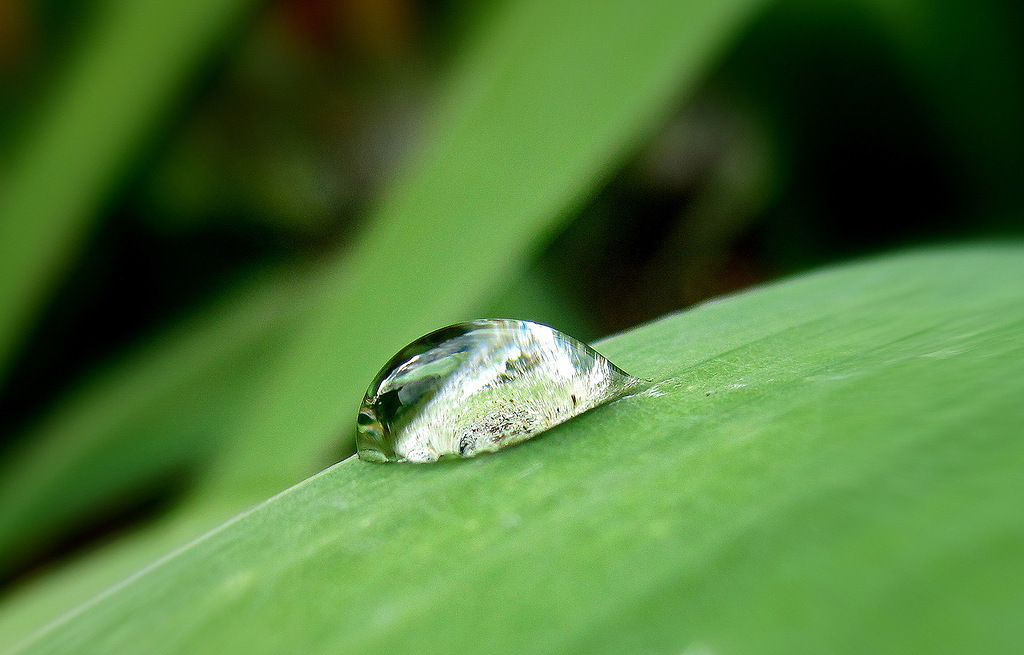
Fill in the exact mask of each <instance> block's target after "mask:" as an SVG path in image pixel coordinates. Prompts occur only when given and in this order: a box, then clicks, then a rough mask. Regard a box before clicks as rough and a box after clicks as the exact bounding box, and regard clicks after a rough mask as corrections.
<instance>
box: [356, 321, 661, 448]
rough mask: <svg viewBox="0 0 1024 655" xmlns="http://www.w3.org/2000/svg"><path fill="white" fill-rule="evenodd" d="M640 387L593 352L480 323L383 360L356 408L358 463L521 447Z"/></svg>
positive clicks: (523, 327) (522, 329)
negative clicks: (517, 445) (556, 427)
mask: <svg viewBox="0 0 1024 655" xmlns="http://www.w3.org/2000/svg"><path fill="white" fill-rule="evenodd" d="M640 382H641V381H640V380H638V379H637V378H634V377H632V376H630V375H628V374H627V373H625V372H623V371H622V370H621V369H619V368H618V367H617V366H615V365H614V364H612V363H611V362H609V361H608V360H607V359H605V358H604V357H602V356H601V355H600V354H599V353H597V352H596V351H595V350H594V349H593V348H591V347H590V346H588V345H586V344H585V343H582V342H580V341H577V340H576V339H573V338H572V337H570V336H568V335H566V334H562V333H561V332H558V331H557V330H553V329H551V328H549V327H547V326H544V325H540V324H538V323H531V322H528V321H514V320H509V319H481V320H478V321H471V322H469V323H459V324H457V325H452V326H449V327H446V328H442V329H440V330H437V331H435V332H431V333H430V334H428V335H426V336H425V337H421V338H420V339H417V340H416V341H414V342H413V343H411V344H409V345H408V346H406V347H405V348H403V349H402V350H401V351H400V352H399V353H398V354H397V355H395V356H394V357H392V358H391V361H389V362H388V363H387V364H386V365H385V366H384V368H383V369H381V371H380V373H378V374H377V377H376V378H374V380H373V382H372V383H371V384H370V388H369V390H368V391H367V392H366V398H364V399H363V406H362V407H361V408H360V410H359V422H358V430H359V433H358V436H357V439H356V445H357V447H358V450H359V457H360V458H362V459H365V460H370V461H375V462H404V461H408V462H433V461H436V460H437V459H439V458H441V457H473V456H474V455H477V454H479V453H483V452H493V451H496V450H501V449H502V448H505V447H507V446H511V445H512V444H517V443H520V442H522V441H526V440H527V439H530V438H532V437H534V436H536V435H537V434H540V433H541V432H543V431H545V430H547V429H549V428H552V427H554V426H556V425H558V424H559V423H562V422H563V421H566V420H568V419H570V418H572V417H574V416H577V415H579V414H582V413H583V412H585V411H587V410H588V409H592V408H594V407H597V406H598V405H601V404H603V403H606V402H608V401H610V400H614V399H615V398H619V397H621V396H623V395H625V394H626V393H628V392H630V391H631V390H633V389H634V388H636V386H637V385H638V384H639V383H640Z"/></svg>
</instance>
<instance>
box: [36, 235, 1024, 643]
mask: <svg viewBox="0 0 1024 655" xmlns="http://www.w3.org/2000/svg"><path fill="white" fill-rule="evenodd" d="M1022 282H1024V249H1021V248H1020V247H1005V248H1004V247H987V248H986V247H978V248H973V249H964V250H961V251H957V250H949V251H937V252H929V253H916V254H911V255H905V256H902V257H895V258H888V259H883V260H879V261H874V262H869V263H865V264H859V265H855V266H850V267H847V268H843V269H840V270H836V271H830V272H823V273H817V274H812V275H808V276H804V277H802V278H798V279H794V280H790V281H787V282H783V283H780V284H777V285H773V286H771V287H767V288H763V289H759V290H756V291H752V292H749V293H745V294H741V295H739V296H736V297H733V298H728V299H725V300H722V301H718V302H714V303H709V304H706V305H703V306H701V307H698V308H696V309H693V310H691V311H688V312H685V313H683V314H679V315H675V316H670V317H668V318H665V319H663V320H660V321H657V322H655V323H653V324H650V325H647V326H644V327H641V328H638V329H635V330H632V331H630V332H627V333H625V334H622V335H619V336H616V337H614V338H611V339H609V340H607V341H605V342H603V343H601V344H600V345H599V347H600V349H601V350H602V351H603V352H604V353H605V354H607V355H608V356H609V357H611V358H612V359H613V361H616V362H618V363H619V364H620V365H622V366H623V367H624V368H626V369H627V370H630V371H632V372H635V373H637V374H639V375H643V376H647V377H650V378H653V380H654V384H653V386H651V387H649V388H648V389H647V390H646V391H643V392H639V393H637V394H636V395H634V396H631V397H627V398H625V399H623V400H620V401H617V402H614V403H612V404H611V405H608V406H605V407H602V408H598V409H596V410H593V411H592V412H590V413H588V414H586V415H584V416H582V417H580V418H578V419H575V420H573V421H570V422H569V423H567V424H564V425H562V426H560V427H558V428H556V429H554V430H552V431H551V432H549V433H548V434H547V435H545V436H543V437H540V438H538V439H535V440H533V441H531V442H527V443H526V444H523V445H521V446H518V447H515V448H512V449H509V450H507V451H505V452H503V453H500V454H498V455H493V456H487V457H480V458H478V459H475V460H469V461H464V462H451V463H441V464H437V465H422V466H413V465H374V464H368V463H364V462H361V461H358V460H355V459H350V460H347V461H345V462H343V463H341V464H339V465H337V466H335V467H333V468H331V469H329V470H327V471H325V472H324V473H322V474H320V475H317V476H314V477H313V478H311V479H309V480H307V481H306V482H303V483H302V484H300V485H298V486H296V487H294V488H292V489H290V490H288V491H286V492H284V493H282V494H280V495H279V496H276V497H275V498H273V499H271V500H269V501H267V502H266V503H264V504H263V505H260V506H259V507H257V508H255V509H253V510H252V511H250V512H247V513H245V514H243V515H241V516H239V517H237V518H236V519H235V520H233V521H230V522H228V523H226V524H225V525H223V526H222V527H220V528H218V529H217V530H214V531H213V532H211V533H209V534H208V535H206V536H204V537H203V538H201V539H199V540H198V541H196V542H194V543H192V544H191V545H189V546H188V547H187V548H185V549H183V550H182V551H180V552H178V553H175V554H174V555H172V556H171V557H170V558H168V559H166V560H163V561H161V562H159V563H157V564H156V565H154V566H153V567H151V568H149V569H147V570H145V571H143V572H141V573H140V574H139V575H138V576H135V577H133V578H132V579H130V580H128V581H126V582H125V583H124V584H122V585H119V586H118V587H117V588H115V589H113V590H111V591H110V593H108V594H106V595H104V596H103V597H101V598H99V599H98V600H97V601H96V602H95V603H92V604H90V605H89V606H88V607H85V608H83V609H82V610H81V611H80V612H78V613H76V614H75V615H73V616H71V617H69V618H68V619H66V620H65V621H63V622H61V623H60V624H57V625H55V626H53V627H51V628H49V629H48V630H46V631H45V632H43V633H42V634H41V635H39V636H38V637H37V638H35V639H34V640H33V641H32V642H31V643H29V644H28V645H27V646H26V647H25V648H24V650H22V651H20V652H24V653H65V652H72V651H73V652H76V653H93V652H95V653H109V652H126V651H136V650H144V651H146V652H150V653H167V654H170V653H203V652H210V653H215V652H253V653H264V652H265V653H273V652H285V651H288V652H291V651H295V652H304V653H320V652H323V653H334V652H351V653H359V652H414V651H422V650H430V651H431V652H482V651H487V652H494V653H504V652H508V653H518V652H524V651H527V652H565V651H578V652H607V653H622V652H648V651H655V652H690V651H692V652H749V653H804V652H806V653H820V652H851V653H853V652H878V651H880V650H889V649H891V650H894V651H899V652H908V651H909V650H916V651H920V652H931V653H936V652H949V653H962V652H965V651H971V650H977V651H980V652H1010V651H1011V650H1012V649H1013V648H1014V647H1015V645H1016V644H1019V643H1020V641H1021V639H1022V638H1024V634H1022V632H1021V627H1020V622H1019V621H1017V620H1015V617H1016V615H1017V611H1018V610H1019V607H1020V601H1021V592H1020V589H1021V585H1020V583H1021V581H1022V574H1024V570H1022V567H1021V562H1020V558H1019V557H1018V553H1017V552H1016V549H1015V547H1014V544H1017V543H1019V541H1020V538H1021V537H1022V536H1024V523H1022V521H1021V518H1020V512H1019V499H1020V498H1021V497H1022V494H1024V482H1022V478H1021V476H1020V475H1019V470H1020V467H1021V465H1022V464H1024V442H1022V441H1021V440H1020V439H1018V438H1017V435H1018V433H1019V426H1020V425H1021V422H1022V421H1024V408H1022V406H1021V404H1020V401H1019V399H1020V397H1021V394H1022V393H1024V344H1022V342H1021V340H1020V338H1019V333H1020V326H1021V325H1022V324H1024V284H1022ZM752 316H757V317H759V320H756V321H752V320H751V317H752ZM687 649H689V650H687Z"/></svg>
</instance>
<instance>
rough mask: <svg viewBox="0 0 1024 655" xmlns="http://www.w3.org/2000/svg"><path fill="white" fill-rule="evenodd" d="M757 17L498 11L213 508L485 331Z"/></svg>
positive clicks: (532, 7) (248, 424)
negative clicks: (428, 354)
mask: <svg viewBox="0 0 1024 655" xmlns="http://www.w3.org/2000/svg"><path fill="white" fill-rule="evenodd" d="M758 4H759V2H758V0H726V1H724V2H723V1H721V0H696V1H691V2H677V1H676V0H658V1H657V2H649V3H645V5H644V8H643V11H638V10H637V7H636V4H635V3H632V2H624V1H622V0H603V1H601V2H587V3H583V2H576V1H574V0H558V1H554V2H553V1H552V0H519V1H517V2H512V3H509V4H508V5H507V6H503V7H502V9H503V11H501V12H499V13H498V14H497V15H496V16H494V20H493V21H492V22H491V23H490V24H489V28H488V29H485V30H483V32H482V33H481V35H480V36H479V38H478V40H477V41H476V42H475V47H473V48H471V49H469V50H468V51H467V52H466V53H465V57H464V58H463V60H462V61H461V63H460V67H459V68H458V70H456V71H455V72H454V75H453V78H452V80H453V83H452V87H451V88H450V89H449V90H448V92H447V94H446V95H445V96H444V101H443V102H442V104H441V107H440V110H439V112H438V123H437V128H436V130H435V132H434V135H433V137H432V139H431V140H430V141H429V143H428V145H427V148H426V150H425V151H424V156H423V157H422V159H421V160H420V162H419V165H418V166H415V167H413V169H412V170H411V172H410V174H409V175H408V177H407V178H406V179H405V181H404V183H402V184H399V185H398V186H397V187H396V189H395V190H394V192H393V193H392V194H391V195H389V196H388V197H387V198H386V199H385V200H384V202H383V203H382V204H381V206H380V208H379V209H378V211H376V212H375V213H374V214H373V215H372V216H371V219H370V223H369V225H368V229H367V230H365V232H364V233H363V234H362V235H361V237H360V238H358V239H356V240H355V242H354V243H353V244H352V245H351V247H350V248H349V249H348V250H347V251H346V253H345V254H344V257H340V258H339V259H338V261H337V268H336V270H335V273H334V275H333V280H332V281H331V282H330V283H328V284H327V285H325V287H324V289H323V290H322V293H323V299H324V302H323V304H322V305H321V306H320V307H319V309H318V311H315V312H314V316H315V317H314V320H313V321H312V322H311V323H310V324H309V325H308V326H306V327H305V328H304V329H303V330H301V332H300V334H301V337H300V338H299V339H297V341H296V343H297V347H296V349H295V351H294V352H292V353H290V354H289V355H288V356H287V357H286V358H285V360H284V364H283V366H282V369H281V370H280V371H279V373H278V374H277V375H275V376H274V383H273V384H272V385H271V386H270V388H269V389H268V392H267V395H266V397H265V398H264V400H263V401H262V402H260V403H258V404H257V406H256V407H255V408H254V411H253V413H252V415H251V417H250V420H248V421H245V422H243V424H242V425H241V426H240V427H239V429H238V431H237V433H236V438H235V440H234V442H233V447H232V448H231V449H230V450H229V451H227V453H226V455H225V458H224V460H223V462H222V466H221V467H220V469H219V470H220V472H221V473H220V474H219V475H217V476H216V477H215V478H214V479H213V480H212V481H211V483H210V486H209V487H208V492H207V493H210V494H212V495H217V496H224V495H234V496H236V497H237V498H239V499H240V502H243V503H251V502H255V501H257V500H260V499H262V498H265V497H266V496H267V495H269V494H271V493H274V492H276V491H279V490H280V489H283V488H285V487H287V486H288V485H290V484H293V483H295V482H296V481H298V480H300V479H302V478H303V477H305V476H306V475H308V474H309V473H310V472H311V470H312V467H313V466H314V463H315V462H317V461H318V458H319V456H320V455H321V453H323V452H325V451H326V450H327V449H328V448H329V447H330V446H329V444H332V443H337V442H340V441H341V440H342V439H343V438H346V437H347V436H348V435H349V434H351V432H352V428H351V425H352V417H353V416H354V415H355V411H356V409H357V407H358V403H359V400H360V399H361V397H362V394H363V392H364V391H365V388H366V384H368V382H369V380H370V379H371V378H372V377H373V375H374V373H376V371H377V368H378V367H379V366H380V365H381V363H382V362H384V361H386V360H387V358H388V357H390V356H391V355H392V354H393V353H394V352H395V351H397V350H398V349H399V348H401V347H402V346H403V345H405V344H406V343H408V342H409V341H411V340H412V339H414V338H416V337H418V336H420V335H421V334H424V333H426V332H428V331H430V330H432V329H434V328H436V327H437V326H438V325H444V324H445V323H451V322H453V321H456V320H461V319H465V318H475V317H474V316H472V314H473V313H474V312H476V311H478V308H479V307H481V306H482V305H483V303H485V302H486V301H487V299H488V298H489V297H490V296H491V295H493V294H494V293H495V292H496V291H497V290H498V289H499V288H500V286H501V285H502V283H503V282H507V280H508V279H509V278H510V276H511V275H512V274H514V273H516V272H518V270H521V269H522V268H523V267H524V266H525V263H526V262H527V261H528V258H529V256H530V255H531V254H532V253H533V252H534V251H535V250H536V248H537V247H538V245H539V244H540V243H541V242H542V241H543V239H545V238H546V237H548V236H550V234H551V233H552V232H553V231H554V230H555V228H556V227H557V226H559V225H560V224H561V223H563V222H564V221H565V219H567V218H568V217H569V216H570V215H571V213H570V212H571V210H572V209H573V208H574V206H575V205H576V204H577V203H579V202H580V201H581V200H582V199H583V198H585V197H586V196H587V195H588V194H590V193H591V192H592V191H593V189H594V188H595V186H596V185H597V184H598V183H599V182H600V181H601V180H602V178H603V177H604V176H605V175H607V174H608V172H609V170H610V169H611V168H612V167H613V166H615V165H616V164H617V163H618V162H619V160H620V158H621V157H622V156H623V155H625V154H627V153H628V152H629V151H630V150H631V149H633V148H635V147H637V145H638V144H639V142H640V141H641V140H642V139H643V137H644V136H645V135H646V134H647V133H648V132H649V131H650V130H651V129H652V128H653V127H654V126H655V125H656V124H657V123H658V121H659V120H660V119H662V118H663V117H664V115H665V114H666V113H667V112H668V111H670V109H671V108H672V107H673V104H674V103H675V102H677V101H678V100H679V96H680V94H681V93H683V92H687V91H691V90H692V89H693V88H694V87H695V85H696V82H697V81H698V80H699V77H700V76H701V75H702V74H703V73H704V72H705V71H706V70H707V68H708V66H709V65H710V64H711V62H712V61H713V58H714V56H715V55H717V54H718V53H719V52H720V51H721V50H722V49H723V48H724V46H725V45H726V44H727V43H728V42H729V40H730V39H731V38H732V36H733V35H734V32H735V31H736V30H737V29H738V27H739V26H740V25H741V23H742V21H743V19H745V18H746V17H747V16H748V15H749V14H750V13H751V11H752V10H753V8H754V7H756V6H757V5H758ZM349 446H350V447H351V445H350V444H349Z"/></svg>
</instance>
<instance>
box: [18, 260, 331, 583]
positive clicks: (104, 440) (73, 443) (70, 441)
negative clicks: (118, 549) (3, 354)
mask: <svg viewBox="0 0 1024 655" xmlns="http://www.w3.org/2000/svg"><path fill="white" fill-rule="evenodd" d="M306 278H310V279H306ZM313 281H319V278H318V277H316V276H314V275H310V274H308V273H306V272H303V273H298V272H295V271H274V272H272V273H268V274H264V275H261V276H259V277H258V278H257V279H255V280H253V281H252V282H251V283H249V284H248V285H246V286H243V287H242V288H240V289H235V290H232V291H231V292H229V293H227V294H225V297H223V298H221V299H219V300H218V301H217V302H215V303H212V305H211V306H210V307H207V308H205V309H204V310H202V311H199V312H197V313H196V315H194V316H190V317H188V318H187V319H186V320H183V321H181V322H180V323H179V324H178V325H175V326H173V327H172V328H170V329H168V330H165V331H164V332H163V333H161V334H158V335H155V336H154V337H152V338H151V339H150V340H149V341H148V342H147V343H145V344H142V345H141V346H140V347H138V348H136V349H134V351H132V352H130V353H126V354H125V355H124V356H123V357H122V361H120V362H118V363H116V364H114V365H110V366H108V367H107V368H106V369H105V370H102V371H99V372H97V373H96V374H94V375H93V376H92V377H91V378H89V379H87V380H84V381H83V382H82V383H81V384H80V385H79V386H78V388H76V389H75V390H74V392H72V393H70V394H69V395H68V396H67V397H66V398H65V399H63V400H62V401H61V402H59V403H57V404H56V405H55V406H54V407H53V408H52V409H51V410H50V412H49V413H48V415H46V416H45V417H44V418H43V419H42V420H41V421H40V422H39V423H38V424H37V425H35V426H33V428H32V429H30V430H29V431H28V433H27V434H25V435H23V438H22V440H21V441H22V442H23V444H24V447H23V448H22V449H21V450H19V451H18V452H16V453H12V454H11V455H10V456H9V457H7V458H6V459H5V461H4V462H3V463H2V466H0V577H2V576H3V575H5V574H8V573H10V571H11V570H12V568H13V567H15V566H16V565H17V564H18V563H20V561H21V560H22V559H23V558H24V557H25V556H26V555H31V554H32V553H33V552H35V551H36V550H37V549H38V548H39V547H40V546H41V545H45V544H46V543H47V539H49V538H52V537H55V536H56V537H60V536H65V535H66V534H67V532H68V531H69V530H70V529H72V528H75V527H81V526H82V525H83V524H85V523H86V522H87V521H88V519H90V518H92V517H95V516H96V515H97V514H99V513H101V512H102V511H104V510H107V511H109V510H110V508H111V507H117V506H119V505H124V504H125V503H126V502H130V501H128V500H127V498H129V497H130V496H131V495H132V492H134V491H137V490H140V489H146V488H148V487H151V486H152V485H153V484H154V483H155V482H156V481H158V480H161V479H165V478H167V477H168V476H170V475H172V474H176V473H177V474H180V473H181V471H182V470H183V469H185V468H193V469H194V468H199V467H200V466H201V465H202V464H203V463H204V461H203V460H205V459H209V458H210V457H211V455H212V453H213V452H215V451H216V449H217V447H218V446H219V445H220V443H221V442H222V439H221V436H222V435H223V434H224V433H226V432H228V431H229V429H230V427H231V426H232V425H233V421H236V420H237V419H236V415H237V412H238V411H239V410H242V411H248V410H247V408H248V406H249V405H250V404H251V401H252V398H253V397H255V396H256V395H257V387H258V385H260V384H261V383H262V380H263V377H264V376H265V375H266V370H267V369H270V368H272V367H271V362H273V361H274V356H275V355H277V354H278V353H279V352H280V351H281V350H282V342H283V340H284V333H285V330H286V328H291V327H292V326H293V325H294V324H295V323H296V322H297V318H298V316H300V315H301V313H302V311H303V310H307V311H308V303H307V302H302V300H301V299H302V290H303V289H304V288H305V287H307V286H310V285H311V284H312V282H313Z"/></svg>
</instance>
